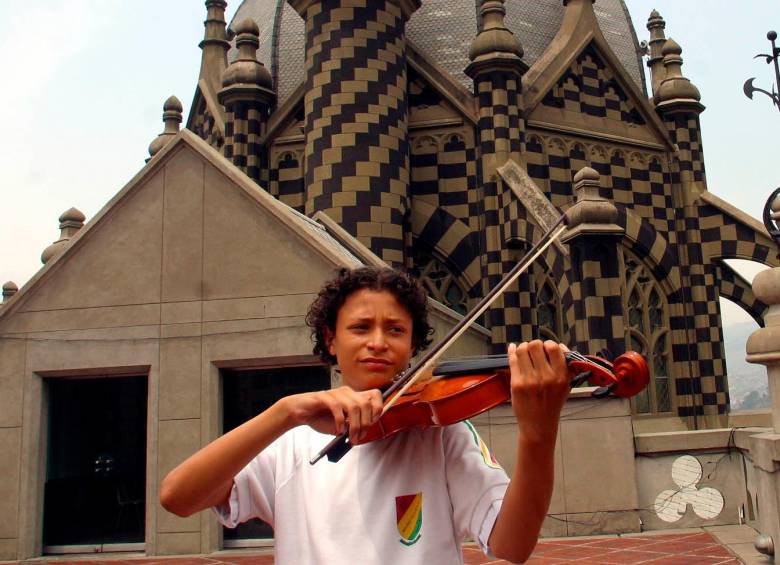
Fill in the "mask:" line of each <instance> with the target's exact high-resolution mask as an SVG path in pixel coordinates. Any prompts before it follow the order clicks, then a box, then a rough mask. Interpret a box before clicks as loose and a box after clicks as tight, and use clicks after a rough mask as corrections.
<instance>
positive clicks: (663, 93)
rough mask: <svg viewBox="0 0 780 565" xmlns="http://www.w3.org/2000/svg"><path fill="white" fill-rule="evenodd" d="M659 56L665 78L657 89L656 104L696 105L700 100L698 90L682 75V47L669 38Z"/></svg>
mask: <svg viewBox="0 0 780 565" xmlns="http://www.w3.org/2000/svg"><path fill="white" fill-rule="evenodd" d="M661 54H662V55H663V58H664V67H666V78H664V80H663V81H661V85H660V86H659V87H658V92H657V94H656V97H657V99H658V103H659V104H661V103H663V102H669V101H671V100H684V101H689V102H695V103H698V102H699V100H701V94H700V93H699V89H698V88H696V87H695V86H694V85H693V83H691V81H690V80H688V79H687V78H685V77H684V76H683V74H682V64H683V60H682V57H681V54H682V47H680V45H679V44H678V43H677V42H676V41H675V40H674V39H671V38H669V39H667V40H666V43H664V47H663V49H662V50H661Z"/></svg>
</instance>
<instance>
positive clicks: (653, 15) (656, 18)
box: [647, 10, 666, 31]
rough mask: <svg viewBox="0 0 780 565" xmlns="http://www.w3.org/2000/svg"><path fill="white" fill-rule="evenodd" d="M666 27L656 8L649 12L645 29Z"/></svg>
mask: <svg viewBox="0 0 780 565" xmlns="http://www.w3.org/2000/svg"><path fill="white" fill-rule="evenodd" d="M665 27H666V21H665V20H664V19H663V18H662V17H661V14H660V13H658V10H653V11H652V12H650V17H649V18H647V29H648V30H649V31H652V30H654V29H657V28H661V29H664V28H665Z"/></svg>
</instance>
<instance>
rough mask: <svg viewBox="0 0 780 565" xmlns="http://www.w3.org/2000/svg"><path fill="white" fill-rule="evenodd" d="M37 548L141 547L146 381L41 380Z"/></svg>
mask: <svg viewBox="0 0 780 565" xmlns="http://www.w3.org/2000/svg"><path fill="white" fill-rule="evenodd" d="M47 385H48V398H49V433H48V456H47V459H46V462H47V466H46V486H45V491H44V504H43V506H44V508H43V545H44V546H58V545H91V546H98V547H94V548H93V549H92V550H93V551H100V550H101V547H100V546H102V545H103V544H108V543H138V542H143V541H144V521H145V519H144V517H145V492H146V395H147V379H146V377H145V376H137V377H136V376H134V377H124V376H123V377H104V378H88V379H69V378H56V379H47Z"/></svg>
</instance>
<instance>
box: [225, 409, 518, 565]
mask: <svg viewBox="0 0 780 565" xmlns="http://www.w3.org/2000/svg"><path fill="white" fill-rule="evenodd" d="M331 439H332V437H331V436H327V435H323V434H320V433H318V432H316V431H314V430H312V429H311V428H309V427H308V426H300V427H298V428H295V429H294V430H292V431H290V432H288V433H286V434H285V435H283V436H282V437H280V438H279V439H278V440H276V441H275V442H274V443H273V444H271V445H270V446H269V447H268V448H267V449H266V450H264V451H263V452H262V453H260V454H259V455H258V456H257V457H255V459H253V460H252V461H251V462H250V463H249V464H248V465H247V466H246V467H245V468H244V469H243V470H242V471H241V472H239V474H238V475H236V477H235V479H234V485H233V490H232V492H231V494H230V499H229V501H228V503H227V504H225V505H223V506H220V507H217V508H215V509H214V510H215V511H216V513H217V515H218V517H219V520H220V522H222V523H223V524H224V525H225V526H227V527H230V528H234V527H235V526H236V525H238V524H240V523H241V522H244V521H246V520H249V519H250V518H254V517H258V518H261V519H262V520H265V521H266V522H268V523H269V524H271V525H272V526H273V527H274V534H275V551H276V563H277V565H285V564H291V565H302V564H306V565H315V564H322V565H338V564H340V563H346V564H350V565H370V564H377V565H383V564H387V563H393V564H396V563H397V564H403V565H407V564H409V565H411V564H419V565H439V564H447V565H449V564H455V563H463V557H462V553H461V543H462V542H463V540H464V538H466V537H471V538H472V539H474V540H476V541H477V542H478V543H479V544H480V546H481V547H482V549H483V551H485V553H488V548H487V542H488V538H489V536H490V532H491V530H492V529H493V524H494V523H495V520H496V517H497V515H498V511H499V509H500V507H501V501H502V500H503V497H504V493H505V492H506V487H507V484H508V483H509V479H508V477H507V475H506V473H505V472H504V470H503V469H502V468H501V467H500V466H499V465H498V463H497V462H496V461H495V459H494V458H493V457H492V456H491V454H490V452H489V451H488V449H487V446H485V444H484V442H482V440H481V439H480V438H479V436H478V434H477V433H476V430H474V428H473V426H472V425H471V424H470V423H467V422H461V423H459V424H454V425H452V426H447V427H444V428H429V429H426V430H412V431H409V432H405V433H400V434H397V435H396V436H393V437H390V438H387V439H385V440H381V441H376V442H372V443H368V444H365V445H359V446H356V447H353V448H352V450H351V451H349V452H348V453H347V454H346V455H345V456H344V457H343V458H342V459H341V461H339V462H338V463H331V462H329V461H327V460H326V459H323V460H321V461H320V462H318V463H317V464H316V465H310V464H309V460H310V459H311V458H312V457H313V456H314V455H316V454H317V453H318V452H319V451H320V450H321V449H322V448H323V447H324V446H325V445H326V444H327V443H328V441H330V440H331Z"/></svg>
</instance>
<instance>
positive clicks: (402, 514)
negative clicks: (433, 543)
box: [395, 492, 423, 545]
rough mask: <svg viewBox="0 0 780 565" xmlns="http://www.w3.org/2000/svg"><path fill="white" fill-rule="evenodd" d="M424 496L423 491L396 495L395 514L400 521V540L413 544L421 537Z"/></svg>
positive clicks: (403, 542) (405, 543) (406, 543)
mask: <svg viewBox="0 0 780 565" xmlns="http://www.w3.org/2000/svg"><path fill="white" fill-rule="evenodd" d="M422 496H423V493H421V492H418V493H417V494H405V495H403V496H396V497H395V516H396V520H397V521H398V524H397V525H398V533H399V534H401V539H400V542H401V543H402V544H404V545H412V544H415V543H417V540H419V539H420V528H421V527H422Z"/></svg>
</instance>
